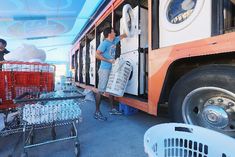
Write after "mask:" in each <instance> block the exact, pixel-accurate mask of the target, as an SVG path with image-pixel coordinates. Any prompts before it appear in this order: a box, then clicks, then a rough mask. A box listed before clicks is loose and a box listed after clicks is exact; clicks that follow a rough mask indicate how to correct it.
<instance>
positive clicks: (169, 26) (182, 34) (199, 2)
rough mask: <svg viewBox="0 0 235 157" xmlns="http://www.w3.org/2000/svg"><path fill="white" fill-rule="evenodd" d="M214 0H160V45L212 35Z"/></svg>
mask: <svg viewBox="0 0 235 157" xmlns="http://www.w3.org/2000/svg"><path fill="white" fill-rule="evenodd" d="M211 10H212V0H177V1H167V0H161V1H159V35H160V37H159V41H160V43H159V44H160V47H165V46H170V45H174V44H178V43H184V42H187V41H193V40H198V39H203V38H207V37H210V36H211V19H212V18H211V17H212V14H211V12H212V11H211Z"/></svg>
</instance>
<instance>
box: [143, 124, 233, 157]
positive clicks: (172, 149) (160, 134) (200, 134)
mask: <svg viewBox="0 0 235 157" xmlns="http://www.w3.org/2000/svg"><path fill="white" fill-rule="evenodd" d="M234 146H235V139H233V138H231V137H229V136H227V135H224V134H221V133H219V132H216V131H213V130H209V129H206V128H202V127H199V126H193V125H187V124H179V123H166V124H160V125H156V126H153V127H151V128H150V129H148V130H147V131H146V133H145V135H144V148H145V152H146V153H147V154H148V156H149V157H234V156H235V149H234Z"/></svg>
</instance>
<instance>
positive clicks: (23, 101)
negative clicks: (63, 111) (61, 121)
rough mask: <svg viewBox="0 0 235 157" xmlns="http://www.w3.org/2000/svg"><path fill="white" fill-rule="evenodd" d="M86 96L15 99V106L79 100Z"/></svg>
mask: <svg viewBox="0 0 235 157" xmlns="http://www.w3.org/2000/svg"><path fill="white" fill-rule="evenodd" d="M84 97H85V95H79V96H68V97H55V98H32V99H26V98H25V99H13V102H14V103H15V104H17V103H28V102H39V101H56V100H69V99H79V98H84Z"/></svg>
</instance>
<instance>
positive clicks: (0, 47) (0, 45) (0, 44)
mask: <svg viewBox="0 0 235 157" xmlns="http://www.w3.org/2000/svg"><path fill="white" fill-rule="evenodd" d="M6 46H7V42H6V40H4V39H0V62H1V61H4V55H5V54H7V53H9V51H8V50H7V49H6ZM1 70H2V64H0V71H1Z"/></svg>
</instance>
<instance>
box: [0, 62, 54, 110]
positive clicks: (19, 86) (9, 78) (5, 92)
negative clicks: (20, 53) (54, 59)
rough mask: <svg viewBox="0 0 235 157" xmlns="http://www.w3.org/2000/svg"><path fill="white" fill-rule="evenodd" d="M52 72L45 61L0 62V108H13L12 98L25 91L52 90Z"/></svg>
mask: <svg viewBox="0 0 235 157" xmlns="http://www.w3.org/2000/svg"><path fill="white" fill-rule="evenodd" d="M54 74H55V66H54V65H50V64H46V63H31V62H12V61H4V62H0V110H5V109H9V108H14V107H15V105H14V103H13V99H14V98H16V97H17V96H20V95H22V94H23V93H25V92H50V91H53V90H54V82H55V80H54Z"/></svg>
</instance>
